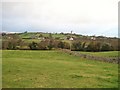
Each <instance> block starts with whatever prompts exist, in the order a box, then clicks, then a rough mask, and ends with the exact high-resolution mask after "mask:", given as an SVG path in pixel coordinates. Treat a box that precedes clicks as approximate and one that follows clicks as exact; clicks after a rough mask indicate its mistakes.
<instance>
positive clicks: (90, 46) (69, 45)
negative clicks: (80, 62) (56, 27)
mask: <svg viewBox="0 0 120 90" xmlns="http://www.w3.org/2000/svg"><path fill="white" fill-rule="evenodd" d="M58 48H61V49H70V50H72V51H89V52H99V51H113V50H118V48H116V47H113V46H112V45H111V44H110V43H105V42H97V41H91V42H89V43H88V42H83V41H82V42H81V41H78V40H74V41H70V42H65V41H61V40H55V39H52V38H51V39H45V40H42V41H40V42H34V41H33V42H31V43H27V42H24V41H23V40H22V39H10V40H7V41H6V40H5V41H2V49H7V50H52V49H58Z"/></svg>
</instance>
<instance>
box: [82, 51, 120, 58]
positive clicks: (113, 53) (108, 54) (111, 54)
mask: <svg viewBox="0 0 120 90" xmlns="http://www.w3.org/2000/svg"><path fill="white" fill-rule="evenodd" d="M80 53H81V54H88V55H94V56H101V57H118V53H120V52H119V51H108V52H80Z"/></svg>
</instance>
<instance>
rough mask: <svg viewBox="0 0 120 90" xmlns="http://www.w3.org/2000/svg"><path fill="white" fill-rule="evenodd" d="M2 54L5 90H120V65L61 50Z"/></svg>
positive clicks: (21, 51) (10, 51)
mask: <svg viewBox="0 0 120 90" xmlns="http://www.w3.org/2000/svg"><path fill="white" fill-rule="evenodd" d="M2 52H3V53H2V54H3V56H2V59H3V61H2V62H3V67H2V68H3V81H2V83H3V88H118V64H112V63H106V62H99V61H95V60H87V59H83V58H80V57H77V56H73V55H69V54H67V53H63V52H60V51H58V50H44V51H42V50H3V51H2ZM111 53H116V52H111ZM99 55H102V54H99ZM104 55H106V54H104ZM112 55H113V54H112ZM108 56H109V55H108ZM110 56H111V55H110ZM115 56H116V54H115Z"/></svg>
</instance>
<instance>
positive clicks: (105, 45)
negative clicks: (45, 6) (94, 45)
mask: <svg viewBox="0 0 120 90" xmlns="http://www.w3.org/2000/svg"><path fill="white" fill-rule="evenodd" d="M110 50H112V46H111V45H110V44H108V43H104V44H103V45H102V47H101V51H110Z"/></svg>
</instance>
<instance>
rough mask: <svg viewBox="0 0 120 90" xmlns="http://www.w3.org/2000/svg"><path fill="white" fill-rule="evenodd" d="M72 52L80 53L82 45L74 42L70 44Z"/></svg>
mask: <svg viewBox="0 0 120 90" xmlns="http://www.w3.org/2000/svg"><path fill="white" fill-rule="evenodd" d="M72 50H73V51H74V50H75V51H81V50H82V44H81V42H80V41H75V42H73V43H72Z"/></svg>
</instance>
